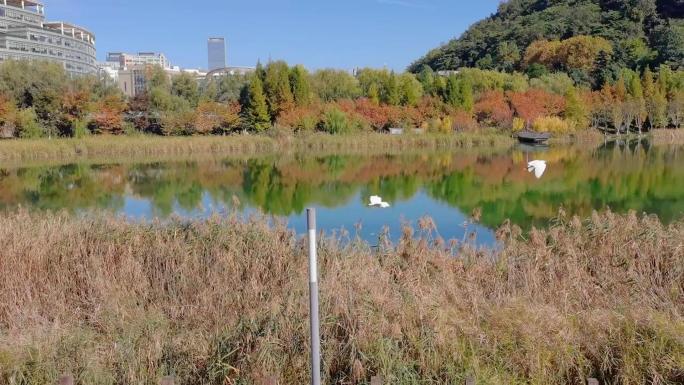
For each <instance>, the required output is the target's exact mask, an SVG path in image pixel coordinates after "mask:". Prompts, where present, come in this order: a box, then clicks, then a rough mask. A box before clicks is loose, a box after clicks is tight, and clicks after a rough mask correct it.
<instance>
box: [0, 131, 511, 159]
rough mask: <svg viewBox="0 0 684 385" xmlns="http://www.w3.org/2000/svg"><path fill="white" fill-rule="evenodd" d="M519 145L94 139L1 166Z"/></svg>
mask: <svg viewBox="0 0 684 385" xmlns="http://www.w3.org/2000/svg"><path fill="white" fill-rule="evenodd" d="M513 143H514V141H513V139H512V138H510V137H508V136H506V135H502V134H499V133H496V132H493V131H486V132H478V133H461V134H455V135H445V134H428V135H400V136H392V135H385V134H360V135H327V134H312V135H303V136H281V137H270V136H266V135H233V136H225V137H221V136H210V137H160V136H132V137H129V136H120V137H112V136H97V137H95V136H93V137H87V138H84V139H51V140H50V139H41V140H8V141H0V161H2V162H6V163H9V162H14V163H19V162H26V161H73V162H77V161H84V160H119V159H120V160H130V159H148V158H158V159H173V158H176V157H180V156H183V157H193V156H194V157H207V156H251V155H265V154H277V153H293V152H303V151H311V152H315V153H322V152H323V153H324V152H339V153H352V154H353V153H365V152H402V151H415V150H438V149H442V150H449V149H460V148H472V147H490V148H505V147H507V146H510V145H512V144H513Z"/></svg>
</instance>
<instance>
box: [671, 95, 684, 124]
mask: <svg viewBox="0 0 684 385" xmlns="http://www.w3.org/2000/svg"><path fill="white" fill-rule="evenodd" d="M667 116H668V118H669V119H670V122H671V123H672V125H673V126H674V127H676V128H681V127H682V124H684V90H677V91H674V93H673V94H672V96H671V97H670V101H669V103H668V107H667Z"/></svg>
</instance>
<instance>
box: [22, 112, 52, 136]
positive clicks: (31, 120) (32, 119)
mask: <svg viewBox="0 0 684 385" xmlns="http://www.w3.org/2000/svg"><path fill="white" fill-rule="evenodd" d="M17 130H18V132H17V134H18V135H19V137H20V138H42V137H44V136H45V130H44V129H43V127H42V126H41V125H40V123H38V115H36V110H35V109H34V108H33V107H31V108H26V109H23V110H20V111H19V113H17Z"/></svg>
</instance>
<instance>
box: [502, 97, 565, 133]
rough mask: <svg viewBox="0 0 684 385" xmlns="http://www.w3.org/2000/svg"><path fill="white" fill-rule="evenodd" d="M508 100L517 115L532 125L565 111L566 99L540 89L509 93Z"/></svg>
mask: <svg viewBox="0 0 684 385" xmlns="http://www.w3.org/2000/svg"><path fill="white" fill-rule="evenodd" d="M507 96H508V99H509V101H510V103H511V106H512V107H513V110H514V111H515V113H516V115H518V116H519V117H520V118H522V119H523V120H525V122H526V123H527V125H530V124H531V123H532V122H533V121H534V120H535V119H537V118H539V117H542V116H554V115H560V114H561V112H563V111H564V110H565V98H564V97H562V96H560V95H556V94H553V93H550V92H546V91H544V90H541V89H538V88H532V89H529V90H527V91H525V92H508V93H507Z"/></svg>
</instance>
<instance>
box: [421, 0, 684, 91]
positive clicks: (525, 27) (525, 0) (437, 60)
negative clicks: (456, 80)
mask: <svg viewBox="0 0 684 385" xmlns="http://www.w3.org/2000/svg"><path fill="white" fill-rule="evenodd" d="M683 17H684V0H510V1H506V2H503V3H502V4H501V5H500V6H499V9H498V11H497V12H496V13H495V14H493V15H492V16H490V17H488V18H487V19H484V20H482V21H479V22H477V23H476V24H474V25H473V26H472V27H470V29H468V30H467V31H466V32H465V33H464V34H463V35H462V36H461V37H459V38H458V39H454V40H452V41H450V42H448V43H447V44H445V45H443V46H442V47H439V48H436V49H434V50H432V51H431V52H429V53H428V54H427V55H426V56H425V57H423V58H421V59H420V60H418V61H416V62H415V63H413V64H412V65H411V66H410V68H409V70H411V71H413V72H418V71H420V70H421V68H422V67H423V66H424V65H426V64H427V65H429V66H430V67H431V68H432V69H433V70H436V71H437V70H455V69H457V68H461V67H479V68H482V69H497V70H502V71H513V70H527V69H528V68H529V65H530V64H531V63H530V60H531V58H530V56H532V55H528V57H527V61H526V60H525V59H526V57H525V56H526V50H527V48H528V47H529V46H530V45H531V44H532V43H534V42H535V41H540V40H541V41H544V40H548V41H555V40H560V41H562V40H566V39H569V38H572V37H577V36H592V37H600V38H604V39H606V40H607V41H608V42H610V43H611V45H612V47H611V48H612V49H611V50H610V52H608V53H609V55H602V60H605V63H603V64H604V65H602V67H604V68H613V69H614V70H617V69H618V68H624V67H629V68H632V69H637V68H643V67H645V66H647V65H648V66H651V67H655V66H658V65H660V64H669V65H670V66H672V67H673V68H678V67H679V68H684V20H683V19H682V18H683ZM601 40H602V39H601ZM589 42H590V43H591V42H592V41H591V40H589ZM543 64H544V65H545V66H547V67H548V66H550V65H549V63H543ZM552 64H553V63H552ZM556 64H557V63H556ZM537 69H539V68H537ZM549 69H551V68H549ZM555 69H557V70H564V71H567V72H569V73H572V72H573V70H577V71H579V70H583V69H586V68H555ZM577 71H575V72H577ZM581 76H586V74H582V73H581V71H579V72H578V73H576V74H575V76H573V77H574V78H575V77H581Z"/></svg>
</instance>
